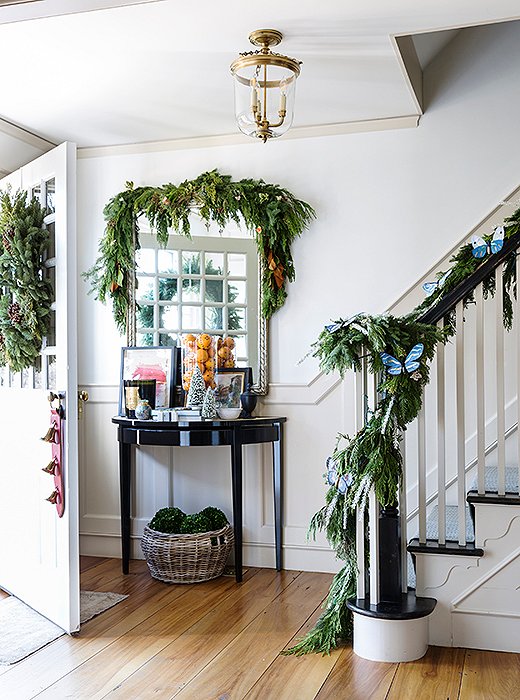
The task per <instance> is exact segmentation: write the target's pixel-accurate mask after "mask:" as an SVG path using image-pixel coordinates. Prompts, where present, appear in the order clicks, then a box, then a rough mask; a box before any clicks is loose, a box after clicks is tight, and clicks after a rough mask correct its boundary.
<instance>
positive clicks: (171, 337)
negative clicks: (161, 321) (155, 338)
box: [159, 333, 177, 347]
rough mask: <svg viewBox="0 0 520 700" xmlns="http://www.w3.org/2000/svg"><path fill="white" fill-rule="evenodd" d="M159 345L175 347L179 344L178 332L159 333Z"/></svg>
mask: <svg viewBox="0 0 520 700" xmlns="http://www.w3.org/2000/svg"><path fill="white" fill-rule="evenodd" d="M159 345H165V346H168V347H172V346H173V347H175V345H177V334H176V333H159Z"/></svg>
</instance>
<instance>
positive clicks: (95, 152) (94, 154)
mask: <svg viewBox="0 0 520 700" xmlns="http://www.w3.org/2000/svg"><path fill="white" fill-rule="evenodd" d="M419 118H420V115H418V114H411V115H404V116H402V117H384V118H382V119H365V120H361V121H352V122H339V123H337V124H315V125H312V126H296V127H293V128H292V129H290V131H288V132H287V134H285V136H284V139H285V140H287V139H307V138H316V137H318V136H340V135H342V134H358V133H366V132H370V131H387V130H390V129H413V128H415V127H417V126H418V124H419ZM252 143H253V141H252V139H250V138H247V137H246V136H244V135H243V134H240V133H236V134H222V135H219V136H197V137H194V138H182V139H169V140H166V141H145V142H142V143H126V144H116V145H112V146H88V147H85V148H79V149H78V158H106V157H108V156H127V155H137V154H142V153H158V152H163V151H178V150H185V149H189V148H212V147H215V146H240V145H243V146H246V145H251V144H252ZM258 143H260V142H259V141H258Z"/></svg>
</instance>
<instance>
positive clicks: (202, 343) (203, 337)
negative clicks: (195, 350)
mask: <svg viewBox="0 0 520 700" xmlns="http://www.w3.org/2000/svg"><path fill="white" fill-rule="evenodd" d="M197 345H198V346H199V348H205V349H206V348H209V346H210V345H211V336H210V335H209V334H208V333H201V334H200V335H199V337H198V338H197Z"/></svg>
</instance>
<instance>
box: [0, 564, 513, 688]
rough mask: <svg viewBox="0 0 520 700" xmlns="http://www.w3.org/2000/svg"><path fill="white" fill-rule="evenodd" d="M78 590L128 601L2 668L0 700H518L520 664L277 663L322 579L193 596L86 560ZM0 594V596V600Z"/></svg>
mask: <svg viewBox="0 0 520 700" xmlns="http://www.w3.org/2000/svg"><path fill="white" fill-rule="evenodd" d="M81 570H82V573H81V585H82V588H83V589H85V590H96V591H115V592H119V593H126V594H128V596H129V597H128V598H127V599H126V600H125V601H123V602H122V603H120V604H119V605H116V606H115V607H114V608H111V609H110V610H108V611H107V612H105V613H103V614H102V615H99V616H98V617H96V618H94V619H93V620H91V621H89V622H87V623H86V624H85V625H83V626H82V628H81V631H80V633H79V634H78V635H76V636H73V637H69V636H67V635H64V636H63V637H60V638H59V639H57V640H56V641H54V642H53V643H52V644H49V645H48V646H46V647H45V648H43V649H41V650H40V651H38V652H36V653H35V654H33V655H32V656H30V657H28V658H27V659H24V660H23V661H21V662H20V663H18V664H15V665H14V666H10V667H3V668H1V669H0V698H1V699H2V700H31V699H32V698H38V699H39V700H44V699H45V698H47V699H50V698H52V699H53V700H62V699H63V700H65V698H67V699H73V700H101V699H102V698H107V699H109V700H122V699H123V698H124V699H125V700H152V699H153V700H170V699H171V698H179V700H205V699H207V700H241V699H242V698H247V700H314V699H315V698H316V700H339V699H341V698H345V699H347V698H348V699H349V700H367V699H369V698H370V699H374V700H408V698H409V699H410V700H416V699H418V700H455V699H459V698H460V700H480V699H482V700H502V699H504V700H506V699H507V700H513V698H516V697H520V690H519V688H520V655H518V654H505V653H499V652H484V651H475V650H465V649H445V648H441V647H431V648H430V650H429V652H428V653H427V655H426V656H425V657H424V658H423V659H420V660H419V661H416V662H412V663H408V664H382V663H375V662H372V661H367V660H365V659H361V658H359V657H357V656H356V655H355V654H354V653H353V652H352V648H351V647H350V646H349V645H345V646H342V647H341V648H339V649H337V650H336V651H334V652H333V653H332V654H331V655H330V656H320V655H316V654H312V655H309V656H304V657H300V658H295V657H286V656H280V654H279V652H280V650H281V649H283V648H284V647H288V646H291V645H292V644H294V642H295V640H296V639H298V638H299V637H300V636H301V635H302V634H304V633H305V631H306V630H308V629H310V628H311V627H312V625H313V624H314V622H315V620H316V619H317V617H318V616H319V614H320V609H321V604H322V602H323V600H324V598H325V596H326V594H327V591H328V587H329V584H330V581H331V576H330V575H328V574H316V573H307V572H300V571H283V572H281V573H277V572H276V571H273V570H272V569H249V571H248V572H247V574H246V575H245V576H244V582H243V583H242V584H240V585H237V584H236V583H235V580H234V578H231V577H221V578H219V579H216V580H214V581H209V582H207V583H201V584H195V585H191V586H181V585H177V586H172V585H167V584H163V583H160V582H159V581H155V580H154V579H152V578H151V577H150V575H149V573H148V570H147V567H146V564H145V562H142V561H133V562H131V573H130V574H129V575H128V576H123V575H122V574H121V569H120V560H118V559H103V558H96V557H82V561H81ZM1 596H2V593H1V592H0V597H1Z"/></svg>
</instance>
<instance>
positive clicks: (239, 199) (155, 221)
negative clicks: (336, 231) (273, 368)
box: [85, 170, 315, 332]
mask: <svg viewBox="0 0 520 700" xmlns="http://www.w3.org/2000/svg"><path fill="white" fill-rule="evenodd" d="M194 211H196V212H197V213H198V214H199V216H200V217H201V218H202V220H203V221H204V222H205V223H206V225H209V224H210V222H212V221H214V222H216V224H217V225H218V226H219V227H220V229H224V227H225V226H226V225H227V224H228V223H230V222H234V223H236V224H240V223H241V222H243V223H244V224H245V226H246V228H247V230H248V231H249V232H250V233H251V234H252V235H253V236H254V237H255V240H256V243H257V247H258V253H259V256H260V260H261V267H262V292H263V306H262V314H263V316H264V317H265V318H270V317H271V316H272V315H273V313H274V312H275V311H276V310H277V309H279V308H281V307H282V306H283V304H284V302H285V299H286V297H287V291H286V288H285V287H286V282H287V281H289V282H292V281H293V280H294V278H295V270H294V263H293V258H292V254H291V245H292V243H293V241H294V240H295V239H296V238H297V237H298V236H300V235H301V234H302V233H303V231H304V230H305V228H306V227H307V226H308V225H309V223H310V222H311V221H312V219H313V218H314V217H315V212H314V210H313V208H312V207H311V206H310V205H309V204H307V203H306V202H303V201H301V200H298V199H296V198H295V197H294V195H292V194H291V193H290V192H289V191H288V190H286V189H284V188H282V187H279V186H278V185H271V184H268V183H266V182H264V181H263V180H250V179H246V180H239V181H233V180H232V179H231V177H230V176H229V175H221V174H220V173H219V172H218V171H217V170H212V171H210V172H206V173H202V175H199V176H198V177H197V178H196V179H195V180H186V181H185V182H182V183H181V184H180V185H173V184H167V185H162V186H160V187H137V188H134V185H133V183H132V182H127V183H126V190H125V191H124V192H121V193H119V194H117V195H116V196H115V197H113V198H112V199H111V200H110V201H109V202H108V204H107V205H106V206H105V209H104V216H105V220H106V229H105V234H104V236H103V238H102V239H101V241H100V244H99V256H98V259H97V260H96V262H95V264H94V266H93V267H92V268H91V269H90V270H88V272H86V273H85V276H86V277H87V278H88V279H89V280H90V282H91V286H92V291H93V292H95V294H96V298H97V299H99V300H100V301H102V302H104V303H105V302H106V301H107V300H108V299H111V300H112V305H113V314H114V319H115V322H116V325H117V327H118V329H119V331H120V332H124V330H125V326H126V321H127V313H128V308H129V304H130V298H131V289H132V286H133V284H134V283H135V272H136V271H135V251H136V250H138V249H139V231H138V225H137V219H138V217H139V216H140V215H142V214H144V215H145V216H146V218H147V219H148V222H149V224H150V226H151V229H152V231H154V232H155V234H156V236H157V240H158V241H159V243H160V244H161V245H162V246H166V244H167V242H168V234H169V230H170V229H173V231H174V232H175V233H178V234H181V235H183V236H187V237H188V238H190V237H191V236H190V221H189V216H190V214H192V213H193V212H194Z"/></svg>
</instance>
